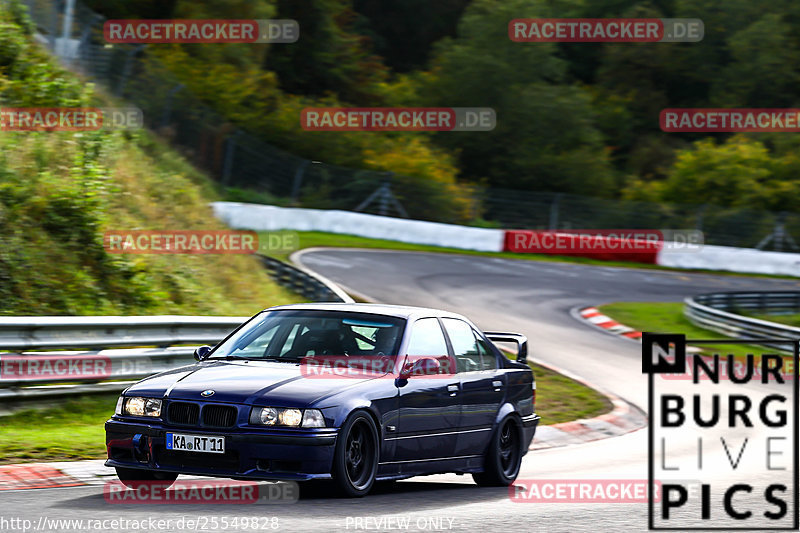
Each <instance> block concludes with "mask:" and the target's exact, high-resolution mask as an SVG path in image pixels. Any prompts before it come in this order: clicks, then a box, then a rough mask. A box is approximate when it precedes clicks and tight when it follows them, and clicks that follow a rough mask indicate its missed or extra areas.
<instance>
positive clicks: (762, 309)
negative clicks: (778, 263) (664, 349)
mask: <svg viewBox="0 0 800 533" xmlns="http://www.w3.org/2000/svg"><path fill="white" fill-rule="evenodd" d="M741 311H754V312H757V313H770V314H776V313H787V314H789V313H800V291H777V292H753V291H750V292H721V293H711V294H701V295H699V296H693V297H690V298H686V299H685V300H684V308H683V313H684V315H685V316H686V318H688V319H689V320H690V321H691V322H692V323H693V324H695V325H697V326H700V327H703V328H706V329H710V330H712V331H716V332H717V333H721V334H723V335H726V336H728V337H733V338H739V339H767V338H770V339H786V340H787V341H795V342H796V341H798V340H800V328H798V327H793V326H789V325H786V324H778V323H776V322H769V321H767V320H760V319H757V318H752V317H748V316H743V315H741V314H739V312H741ZM767 346H770V347H773V348H776V349H779V350H789V349H790V347H789V345H782V344H774V343H773V344H767Z"/></svg>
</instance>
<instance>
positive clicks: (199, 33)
mask: <svg viewBox="0 0 800 533" xmlns="http://www.w3.org/2000/svg"><path fill="white" fill-rule="evenodd" d="M103 35H104V37H105V39H106V42H108V43H115V44H116V43H139V44H159V43H276V44H280V43H294V42H296V41H297V40H298V39H299V38H300V26H299V24H298V23H297V21H296V20H291V19H277V20H273V19H259V20H250V19H245V20H222V19H180V20H131V19H125V20H108V21H106V22H105V24H104V25H103Z"/></svg>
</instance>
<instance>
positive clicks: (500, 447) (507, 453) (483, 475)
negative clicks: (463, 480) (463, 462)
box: [472, 416, 522, 487]
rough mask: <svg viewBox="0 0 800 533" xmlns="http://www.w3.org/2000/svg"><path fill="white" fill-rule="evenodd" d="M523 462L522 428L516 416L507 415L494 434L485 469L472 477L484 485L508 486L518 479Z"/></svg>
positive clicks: (487, 453)
mask: <svg viewBox="0 0 800 533" xmlns="http://www.w3.org/2000/svg"><path fill="white" fill-rule="evenodd" d="M521 464H522V430H521V428H520V425H519V422H518V421H517V419H516V418H514V417H511V416H507V417H506V418H504V419H503V421H502V422H500V425H499V426H498V427H497V431H495V433H494V435H493V436H492V441H491V443H490V444H489V450H488V451H487V452H486V460H485V464H484V471H483V472H480V473H477V474H472V479H474V480H475V483H477V484H478V485H480V486H482V487H506V486H508V485H511V484H512V483H513V482H514V480H515V479H517V475H518V474H519V468H520V465H521Z"/></svg>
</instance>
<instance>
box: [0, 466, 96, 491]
mask: <svg viewBox="0 0 800 533" xmlns="http://www.w3.org/2000/svg"><path fill="white" fill-rule="evenodd" d="M62 464H78V463H27V464H18V465H3V466H0V490H16V489H49V488H53V487H79V486H81V485H85V484H86V483H85V482H83V481H81V480H80V479H77V478H75V477H72V476H71V475H69V474H67V473H66V472H64V470H63V469H61V468H59V466H60V465H62Z"/></svg>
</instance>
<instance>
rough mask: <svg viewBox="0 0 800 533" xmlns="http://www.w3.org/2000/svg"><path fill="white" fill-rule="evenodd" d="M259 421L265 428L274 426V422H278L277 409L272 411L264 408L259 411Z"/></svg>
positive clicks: (270, 408)
mask: <svg viewBox="0 0 800 533" xmlns="http://www.w3.org/2000/svg"><path fill="white" fill-rule="evenodd" d="M259 421H260V422H261V423H262V424H264V425H265V426H274V425H275V422H277V421H278V411H277V409H273V408H272V407H265V408H264V409H262V410H261V416H259Z"/></svg>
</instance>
